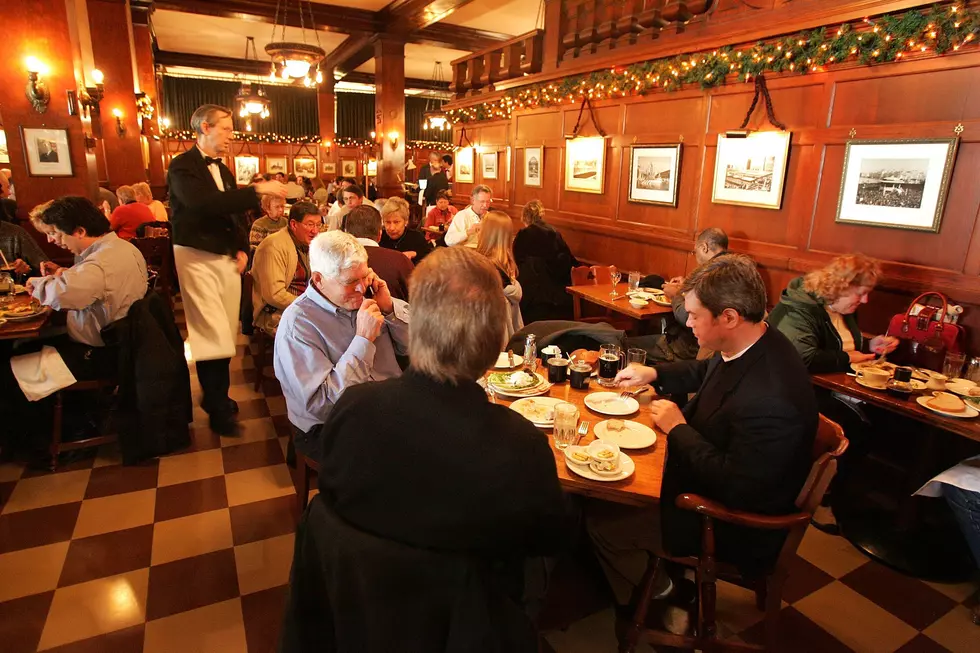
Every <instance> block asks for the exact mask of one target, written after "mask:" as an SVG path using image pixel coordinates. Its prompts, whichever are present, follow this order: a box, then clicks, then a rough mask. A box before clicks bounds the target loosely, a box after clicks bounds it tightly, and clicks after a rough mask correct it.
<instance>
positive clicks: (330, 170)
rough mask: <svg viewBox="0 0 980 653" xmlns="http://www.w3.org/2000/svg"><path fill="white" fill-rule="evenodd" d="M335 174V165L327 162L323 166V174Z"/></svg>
mask: <svg viewBox="0 0 980 653" xmlns="http://www.w3.org/2000/svg"><path fill="white" fill-rule="evenodd" d="M335 172H337V164H336V163H335V162H333V161H327V162H326V163H324V164H323V174H325V175H332V174H334V173H335Z"/></svg>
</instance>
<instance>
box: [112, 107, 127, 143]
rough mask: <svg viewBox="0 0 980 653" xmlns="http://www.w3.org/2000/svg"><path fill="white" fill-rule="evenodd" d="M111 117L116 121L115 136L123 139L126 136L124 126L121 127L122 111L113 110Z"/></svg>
mask: <svg viewBox="0 0 980 653" xmlns="http://www.w3.org/2000/svg"><path fill="white" fill-rule="evenodd" d="M112 117H113V118H115V119H116V134H118V135H119V138H122V137H124V136H125V135H126V126H125V125H123V121H122V119H123V112H122V110H121V109H113V110H112Z"/></svg>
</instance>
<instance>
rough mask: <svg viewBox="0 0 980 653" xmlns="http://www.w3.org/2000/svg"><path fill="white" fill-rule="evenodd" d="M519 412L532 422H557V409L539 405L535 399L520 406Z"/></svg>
mask: <svg viewBox="0 0 980 653" xmlns="http://www.w3.org/2000/svg"><path fill="white" fill-rule="evenodd" d="M518 412H519V413H520V414H521V415H523V416H524V417H525V418H527V419H529V420H531V421H532V422H537V423H539V424H540V423H542V422H554V421H555V409H554V407H552V406H548V405H546V404H542V403H538V402H536V401H534V400H533V399H528V400H527V401H525V402H524V403H522V404H521V405H520V406H518Z"/></svg>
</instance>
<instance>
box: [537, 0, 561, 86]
mask: <svg viewBox="0 0 980 653" xmlns="http://www.w3.org/2000/svg"><path fill="white" fill-rule="evenodd" d="M561 5H562V0H545V5H544V63H543V64H542V66H541V71H542V72H546V73H550V72H552V71H554V70H555V69H557V68H558V64H559V63H560V62H561V57H560V56H559V50H560V48H561V47H562V46H561V39H562V36H563V35H562V33H561Z"/></svg>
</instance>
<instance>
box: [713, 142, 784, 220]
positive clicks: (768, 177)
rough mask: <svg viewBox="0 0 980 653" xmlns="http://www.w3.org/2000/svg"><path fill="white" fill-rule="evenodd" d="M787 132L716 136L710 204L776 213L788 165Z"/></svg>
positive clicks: (781, 198)
mask: <svg viewBox="0 0 980 653" xmlns="http://www.w3.org/2000/svg"><path fill="white" fill-rule="evenodd" d="M791 137H792V133H791V132H787V131H765V132H750V133H748V134H745V135H739V136H729V135H727V134H718V149H717V152H716V153H715V177H714V180H713V181H712V185H711V201H712V202H713V203H715V204H734V205H736V206H751V207H754V208H760V209H770V210H774V211H778V210H779V209H780V208H782V205H783V188H784V186H785V184H786V169H787V165H788V163H789V144H790V139H791Z"/></svg>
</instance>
